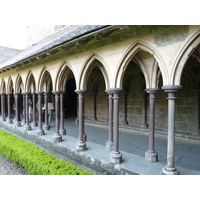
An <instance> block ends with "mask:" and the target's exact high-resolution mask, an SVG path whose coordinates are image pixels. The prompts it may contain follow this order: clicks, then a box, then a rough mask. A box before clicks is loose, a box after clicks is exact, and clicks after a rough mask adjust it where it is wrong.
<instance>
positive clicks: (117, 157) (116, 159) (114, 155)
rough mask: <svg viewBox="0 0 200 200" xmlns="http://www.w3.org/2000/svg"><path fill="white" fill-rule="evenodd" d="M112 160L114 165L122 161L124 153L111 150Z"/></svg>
mask: <svg viewBox="0 0 200 200" xmlns="http://www.w3.org/2000/svg"><path fill="white" fill-rule="evenodd" d="M110 161H111V163H112V164H114V165H116V164H120V163H122V154H121V153H120V152H115V151H113V152H111V154H110Z"/></svg>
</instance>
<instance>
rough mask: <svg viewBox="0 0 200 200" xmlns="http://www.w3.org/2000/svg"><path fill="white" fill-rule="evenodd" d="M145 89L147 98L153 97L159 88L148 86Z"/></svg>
mask: <svg viewBox="0 0 200 200" xmlns="http://www.w3.org/2000/svg"><path fill="white" fill-rule="evenodd" d="M145 91H146V92H147V93H148V94H149V99H155V98H156V97H155V94H156V93H157V92H158V91H159V88H148V89H146V90H145Z"/></svg>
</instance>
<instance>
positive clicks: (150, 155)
mask: <svg viewBox="0 0 200 200" xmlns="http://www.w3.org/2000/svg"><path fill="white" fill-rule="evenodd" d="M146 91H147V93H149V150H148V151H146V152H145V160H146V161H147V162H150V163H155V162H157V161H158V153H157V152H156V151H155V150H154V143H155V142H154V135H155V98H156V97H155V94H156V93H157V92H158V91H159V89H158V88H151V89H147V90H146Z"/></svg>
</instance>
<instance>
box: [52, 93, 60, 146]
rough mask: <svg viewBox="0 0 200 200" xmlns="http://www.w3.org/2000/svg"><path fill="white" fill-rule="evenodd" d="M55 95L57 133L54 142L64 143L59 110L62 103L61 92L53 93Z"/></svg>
mask: <svg viewBox="0 0 200 200" xmlns="http://www.w3.org/2000/svg"><path fill="white" fill-rule="evenodd" d="M52 92H53V94H55V113H56V116H55V117H56V119H55V122H56V123H55V124H56V133H55V134H54V136H53V142H54V143H58V142H61V141H62V135H61V134H60V133H59V130H60V127H59V125H60V116H59V115H60V112H59V111H60V110H59V109H60V108H59V103H60V93H61V91H52Z"/></svg>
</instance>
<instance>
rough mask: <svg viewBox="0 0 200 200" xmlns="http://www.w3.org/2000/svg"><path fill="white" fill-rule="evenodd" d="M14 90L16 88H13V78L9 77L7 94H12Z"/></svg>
mask: <svg viewBox="0 0 200 200" xmlns="http://www.w3.org/2000/svg"><path fill="white" fill-rule="evenodd" d="M13 89H14V88H13V80H12V78H11V77H9V79H8V84H7V92H8V93H9V92H12V90H13Z"/></svg>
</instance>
